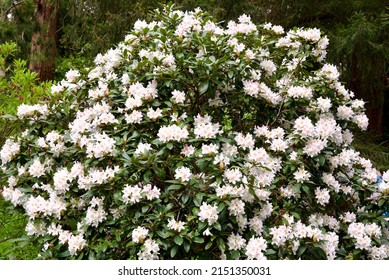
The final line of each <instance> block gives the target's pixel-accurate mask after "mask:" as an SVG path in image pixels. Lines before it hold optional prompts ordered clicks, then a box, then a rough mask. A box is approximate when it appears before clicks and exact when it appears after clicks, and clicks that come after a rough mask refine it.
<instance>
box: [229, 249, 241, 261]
mask: <svg viewBox="0 0 389 280" xmlns="http://www.w3.org/2000/svg"><path fill="white" fill-rule="evenodd" d="M239 258H240V252H239V251H238V250H233V251H231V259H233V260H239Z"/></svg>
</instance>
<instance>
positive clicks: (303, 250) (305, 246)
mask: <svg viewBox="0 0 389 280" xmlns="http://www.w3.org/2000/svg"><path fill="white" fill-rule="evenodd" d="M307 248H308V245H302V246H300V248H299V249H298V251H297V257H301V256H302V255H303V254H304V252H305V251H306V250H307Z"/></svg>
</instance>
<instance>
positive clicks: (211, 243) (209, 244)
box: [205, 241, 213, 250]
mask: <svg viewBox="0 0 389 280" xmlns="http://www.w3.org/2000/svg"><path fill="white" fill-rule="evenodd" d="M212 245H213V242H212V241H209V242H208V243H207V244H206V245H205V250H209V248H211V247H212Z"/></svg>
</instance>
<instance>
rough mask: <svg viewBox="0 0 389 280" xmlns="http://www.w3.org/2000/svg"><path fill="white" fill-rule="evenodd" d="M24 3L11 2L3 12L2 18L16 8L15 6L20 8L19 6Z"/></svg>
mask: <svg viewBox="0 0 389 280" xmlns="http://www.w3.org/2000/svg"><path fill="white" fill-rule="evenodd" d="M24 2H25V1H20V2H17V3H15V2H12V5H11V6H10V7H9V8H8V9H7V10H6V11H5V12H4V17H7V15H8V14H9V13H10V12H11V11H12V10H14V9H16V8H17V6H20V5H21V4H23V3H24Z"/></svg>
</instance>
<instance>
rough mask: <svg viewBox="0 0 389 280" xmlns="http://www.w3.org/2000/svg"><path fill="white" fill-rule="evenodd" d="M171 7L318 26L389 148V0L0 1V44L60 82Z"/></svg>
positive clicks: (225, 19)
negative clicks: (13, 48) (154, 12)
mask: <svg viewBox="0 0 389 280" xmlns="http://www.w3.org/2000/svg"><path fill="white" fill-rule="evenodd" d="M167 2H174V3H175V4H177V5H178V6H179V7H180V8H181V9H183V10H192V9H194V8H196V7H201V8H202V9H203V10H205V11H208V12H209V13H210V14H211V15H213V16H214V17H215V18H216V19H217V20H218V21H221V22H222V23H223V24H225V25H226V24H227V23H228V21H229V20H234V19H237V17H238V16H239V15H241V14H243V13H245V14H248V15H250V16H251V18H252V20H253V21H254V22H255V23H264V22H271V23H273V24H279V25H282V26H283V27H284V28H285V29H286V30H288V29H291V28H293V27H295V26H297V27H303V26H304V27H317V28H320V29H321V30H323V31H324V32H325V33H326V34H327V35H328V37H329V39H330V46H329V51H328V60H329V62H330V63H333V64H336V65H337V66H338V67H340V68H341V69H340V70H341V71H342V75H343V77H342V80H343V81H345V82H346V84H347V86H348V88H350V89H351V90H352V91H354V93H355V95H356V97H357V98H362V99H364V100H365V101H366V102H367V105H366V109H367V115H368V117H369V120H370V124H369V131H370V135H372V136H373V138H374V139H375V140H376V141H378V143H379V145H381V144H382V145H383V146H385V145H386V146H387V145H388V142H389V140H388V139H389V122H388V120H389V0H365V1H358V0H199V1H189V0H175V1H150V0H133V1H131V0H109V1H108V0H62V1H60V0H24V1H23V0H1V1H0V44H1V43H4V42H7V41H10V40H11V41H14V42H16V43H17V46H18V48H19V52H18V54H17V56H18V57H20V58H22V59H25V60H27V61H28V67H29V68H30V69H31V70H33V71H35V72H37V73H38V77H39V79H40V81H46V80H60V79H62V78H63V76H64V74H65V73H66V71H67V70H69V69H71V68H84V67H87V66H89V65H91V64H92V62H93V58H94V57H95V56H96V55H97V54H98V53H100V52H104V51H105V50H107V49H109V48H110V47H112V46H113V45H115V44H117V43H118V42H120V41H121V40H123V38H124V36H125V34H126V33H127V32H128V31H129V30H131V28H132V26H133V24H134V22H135V21H136V20H137V19H146V20H147V19H150V11H151V10H153V9H156V8H158V7H159V6H160V4H165V3H167ZM365 140H366V139H364V140H363V141H362V142H365ZM369 140H371V137H370V136H369Z"/></svg>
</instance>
